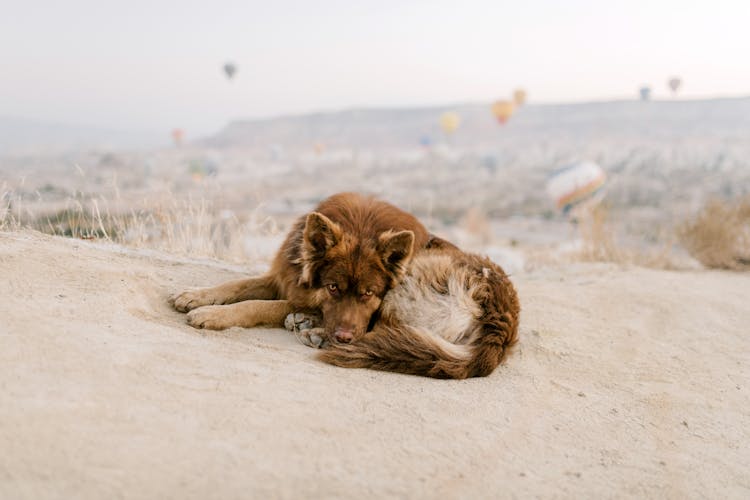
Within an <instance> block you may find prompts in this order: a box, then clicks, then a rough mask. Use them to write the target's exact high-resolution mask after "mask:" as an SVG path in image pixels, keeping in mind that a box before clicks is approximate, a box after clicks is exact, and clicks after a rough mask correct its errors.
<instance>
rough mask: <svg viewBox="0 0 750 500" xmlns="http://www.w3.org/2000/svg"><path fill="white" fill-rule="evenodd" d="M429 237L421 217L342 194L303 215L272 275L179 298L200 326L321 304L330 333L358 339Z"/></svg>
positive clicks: (249, 322)
mask: <svg viewBox="0 0 750 500" xmlns="http://www.w3.org/2000/svg"><path fill="white" fill-rule="evenodd" d="M428 240H429V235H428V233H427V230H426V229H425V228H424V226H422V224H420V223H419V221H418V220H417V219H416V218H415V217H414V216H412V215H410V214H408V213H406V212H404V211H402V210H400V209H398V208H396V207H395V206H393V205H390V204H389V203H386V202H384V201H381V200H377V199H375V198H373V197H369V196H362V195H358V194H354V193H341V194H337V195H334V196H331V197H330V198H328V199H326V200H324V201H323V202H322V203H321V204H320V205H319V206H318V207H317V208H316V209H315V211H314V212H312V213H310V214H308V215H307V216H305V217H302V218H300V219H299V220H298V221H297V223H296V224H295V225H294V227H293V228H292V230H291V231H290V233H289V235H288V236H287V238H286V240H285V241H284V243H283V245H282V247H281V249H280V250H279V252H278V254H277V255H276V258H275V259H274V261H273V264H272V266H271V270H270V272H269V273H267V274H266V275H264V276H261V277H258V278H250V279H245V280H236V281H231V282H228V283H224V284H223V285H219V286H217V287H213V288H204V289H199V290H193V291H187V292H183V293H181V294H178V295H176V296H175V297H173V299H172V301H173V304H174V307H175V308H176V309H177V310H179V311H183V312H187V311H189V313H188V322H189V323H190V324H191V325H193V326H195V327H198V328H211V329H223V328H228V327H230V326H244V327H250V326H256V325H271V326H281V325H283V323H284V317H285V316H286V314H288V313H289V312H291V311H309V312H317V311H320V312H322V313H323V320H324V327H325V329H326V332H327V333H328V334H329V335H340V336H341V338H342V339H343V340H351V339H352V338H355V339H356V338H359V337H361V336H362V335H364V334H365V332H366V331H367V327H368V324H369V322H370V319H371V317H372V315H373V313H375V311H377V310H378V308H379V306H380V303H381V301H382V299H383V297H384V296H385V294H386V292H387V291H388V290H390V289H391V288H392V287H393V286H394V285H396V284H397V283H398V282H399V280H400V278H401V276H402V275H403V273H404V270H405V267H406V265H407V264H408V262H409V260H410V259H411V258H412V255H413V253H414V251H415V249H421V248H424V247H425V246H426V245H427V244H428ZM274 301H276V302H279V303H278V304H274V303H273V302H274ZM260 302H262V304H261V303H260ZM230 304H231V305H230ZM207 306H212V307H207Z"/></svg>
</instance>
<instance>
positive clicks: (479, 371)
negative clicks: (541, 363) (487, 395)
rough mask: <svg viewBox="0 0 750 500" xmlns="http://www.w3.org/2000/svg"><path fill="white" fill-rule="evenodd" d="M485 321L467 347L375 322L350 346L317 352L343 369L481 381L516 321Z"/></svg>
mask: <svg viewBox="0 0 750 500" xmlns="http://www.w3.org/2000/svg"><path fill="white" fill-rule="evenodd" d="M492 320H493V321H491V322H488V323H483V324H482V325H481V332H480V335H479V336H478V338H476V340H475V341H474V342H473V343H471V344H454V343H452V342H449V341H447V340H445V339H443V338H442V337H440V336H438V335H434V334H432V333H430V332H427V331H425V330H423V329H420V328H415V327H411V326H408V325H403V324H396V325H385V324H378V325H377V326H376V327H375V329H374V330H373V331H372V332H370V333H368V334H367V335H365V336H364V337H363V338H362V339H360V340H357V341H356V342H354V343H351V344H334V345H332V346H331V347H330V348H328V349H327V350H325V351H323V352H322V353H320V354H319V356H318V357H319V359H321V360H322V361H324V362H326V363H329V364H332V365H336V366H341V367H344V368H370V369H374V370H383V371H391V372H398V373H405V374H410V375H421V376H424V377H433V378H455V379H463V378H469V377H484V376H486V375H489V374H490V373H492V371H493V370H494V369H495V367H496V366H497V365H498V364H500V362H501V361H502V359H503V357H504V356H505V353H506V351H507V349H508V348H509V347H510V346H511V345H512V344H514V343H515V341H516V332H517V328H516V322H515V320H514V318H513V317H512V316H511V315H509V314H503V315H500V316H498V317H495V318H492Z"/></svg>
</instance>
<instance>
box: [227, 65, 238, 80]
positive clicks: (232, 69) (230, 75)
mask: <svg viewBox="0 0 750 500" xmlns="http://www.w3.org/2000/svg"><path fill="white" fill-rule="evenodd" d="M235 73H237V66H236V65H235V64H234V63H232V62H228V63H226V64H224V74H225V75H227V79H229V80H231V79H232V78H234V74H235Z"/></svg>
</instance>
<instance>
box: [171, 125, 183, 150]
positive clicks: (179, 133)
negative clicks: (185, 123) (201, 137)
mask: <svg viewBox="0 0 750 500" xmlns="http://www.w3.org/2000/svg"><path fill="white" fill-rule="evenodd" d="M184 138H185V131H184V130H182V129H181V128H176V129H174V130H173V131H172V140H173V141H174V145H175V146H181V145H182V139H184Z"/></svg>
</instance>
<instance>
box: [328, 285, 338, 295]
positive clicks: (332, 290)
mask: <svg viewBox="0 0 750 500" xmlns="http://www.w3.org/2000/svg"><path fill="white" fill-rule="evenodd" d="M326 286H327V287H328V292H329V293H331V294H334V293H337V292H338V291H339V286H338V285H337V284H336V283H331V284H330V285H326Z"/></svg>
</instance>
